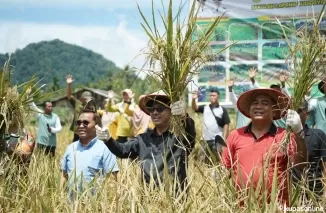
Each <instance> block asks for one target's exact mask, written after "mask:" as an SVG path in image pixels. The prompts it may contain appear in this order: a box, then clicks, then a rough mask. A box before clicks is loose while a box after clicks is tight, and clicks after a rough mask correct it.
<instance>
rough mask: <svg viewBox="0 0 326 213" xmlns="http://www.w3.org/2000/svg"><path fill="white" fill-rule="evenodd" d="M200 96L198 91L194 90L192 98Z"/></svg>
mask: <svg viewBox="0 0 326 213" xmlns="http://www.w3.org/2000/svg"><path fill="white" fill-rule="evenodd" d="M197 98H198V91H193V92H192V99H197Z"/></svg>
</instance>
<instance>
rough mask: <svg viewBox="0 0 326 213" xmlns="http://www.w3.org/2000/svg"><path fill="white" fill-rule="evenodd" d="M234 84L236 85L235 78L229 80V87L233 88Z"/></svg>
mask: <svg viewBox="0 0 326 213" xmlns="http://www.w3.org/2000/svg"><path fill="white" fill-rule="evenodd" d="M233 86H234V80H233V79H230V80H229V82H228V87H229V88H232V87H233Z"/></svg>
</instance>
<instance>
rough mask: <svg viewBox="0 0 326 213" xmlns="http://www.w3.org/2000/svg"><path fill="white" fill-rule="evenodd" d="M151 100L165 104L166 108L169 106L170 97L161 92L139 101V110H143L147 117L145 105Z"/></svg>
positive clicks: (147, 112)
mask: <svg viewBox="0 0 326 213" xmlns="http://www.w3.org/2000/svg"><path fill="white" fill-rule="evenodd" d="M151 100H152V101H156V102H159V103H162V104H165V105H167V106H169V105H170V102H171V100H170V97H169V96H167V95H166V94H165V93H164V92H163V91H162V90H160V91H158V92H154V93H151V94H149V95H144V96H143V97H142V98H140V99H139V108H140V109H141V110H143V111H144V112H145V113H146V114H147V115H149V111H148V110H147V103H148V102H149V101H151Z"/></svg>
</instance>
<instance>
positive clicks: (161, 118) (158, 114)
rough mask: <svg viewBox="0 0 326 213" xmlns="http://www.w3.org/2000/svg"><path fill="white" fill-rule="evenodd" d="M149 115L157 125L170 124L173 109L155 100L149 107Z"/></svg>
mask: <svg viewBox="0 0 326 213" xmlns="http://www.w3.org/2000/svg"><path fill="white" fill-rule="evenodd" d="M147 109H148V111H149V115H150V116H151V119H152V121H153V123H154V125H155V126H156V127H161V126H166V125H169V124H170V118H171V110H170V108H168V107H167V106H166V105H164V104H162V103H159V102H154V103H153V104H150V105H149V106H148V107H147Z"/></svg>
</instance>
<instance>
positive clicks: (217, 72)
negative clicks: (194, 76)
mask: <svg viewBox="0 0 326 213" xmlns="http://www.w3.org/2000/svg"><path fill="white" fill-rule="evenodd" d="M224 79H225V67H223V66H220V65H213V66H205V67H204V68H203V69H201V70H200V72H199V76H198V82H219V81H221V80H224Z"/></svg>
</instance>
